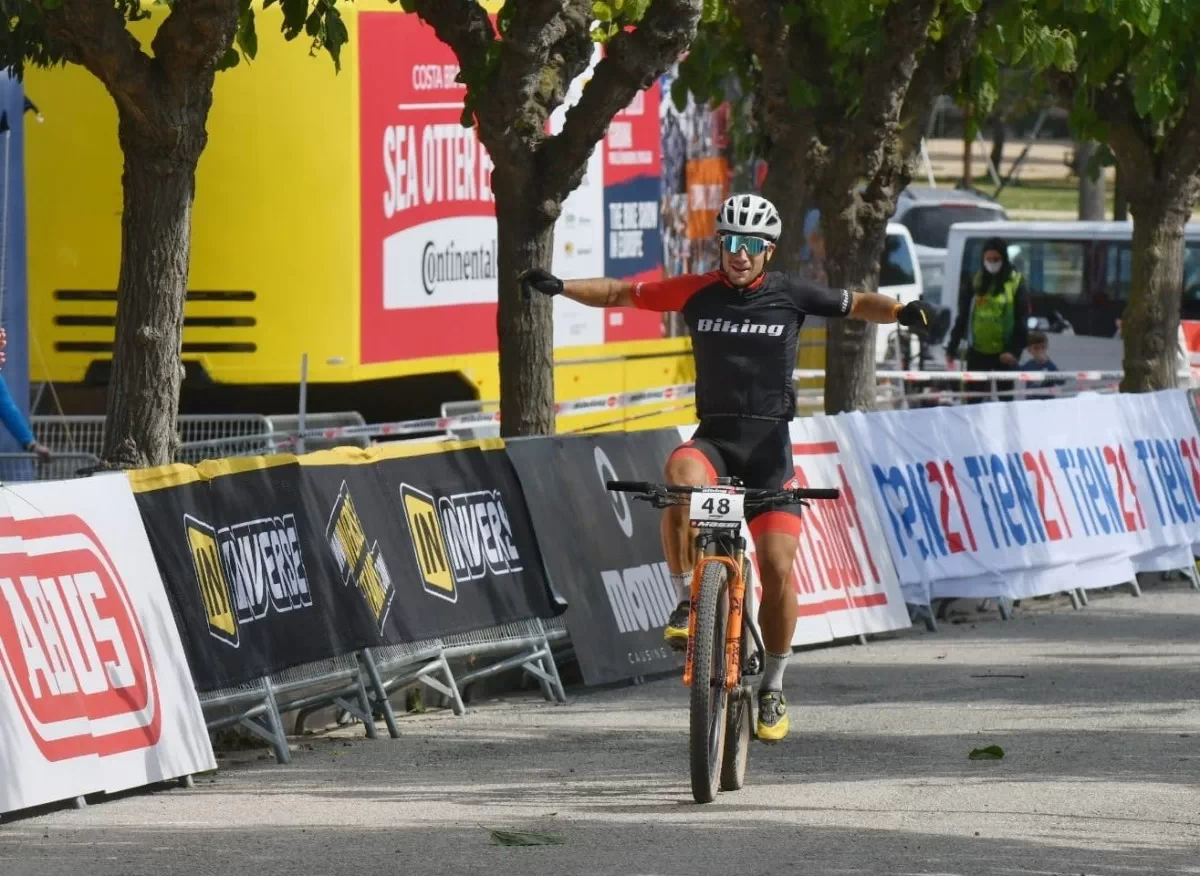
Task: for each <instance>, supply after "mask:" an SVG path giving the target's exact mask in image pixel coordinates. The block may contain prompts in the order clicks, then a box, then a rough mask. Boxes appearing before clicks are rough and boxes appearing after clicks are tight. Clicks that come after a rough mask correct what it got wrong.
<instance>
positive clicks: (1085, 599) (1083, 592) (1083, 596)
mask: <svg viewBox="0 0 1200 876" xmlns="http://www.w3.org/2000/svg"><path fill="white" fill-rule="evenodd" d="M1075 592H1076V593H1078V594H1079V601H1080V603H1082V604H1083V605H1087V604H1088V595H1087V591H1086V590H1084V589H1083V588H1082V587H1080V588H1078V589H1077V590H1076V591H1075Z"/></svg>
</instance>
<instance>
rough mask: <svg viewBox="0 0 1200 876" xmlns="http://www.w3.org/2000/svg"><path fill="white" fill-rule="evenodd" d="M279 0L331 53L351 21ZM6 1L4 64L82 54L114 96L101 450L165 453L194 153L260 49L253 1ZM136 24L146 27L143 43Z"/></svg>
mask: <svg viewBox="0 0 1200 876" xmlns="http://www.w3.org/2000/svg"><path fill="white" fill-rule="evenodd" d="M275 2H276V0H266V2H265V6H271V5H273V4H274V3H275ZM280 7H281V9H282V13H283V14H282V28H283V32H284V35H285V36H286V37H287V38H288V39H294V38H296V37H298V36H300V34H301V33H303V34H305V35H306V36H307V37H308V38H309V40H310V45H311V47H312V50H313V51H316V50H318V49H319V50H323V51H325V52H327V53H328V54H329V56H330V57H331V58H332V59H333V61H334V63H335V64H337V63H338V59H339V52H340V50H341V47H342V45H344V44H345V42H346V26H345V24H344V23H343V21H342V18H341V15H340V13H339V12H338V10H337V7H336V5H335V0H280ZM0 12H2V13H3V17H4V22H5V28H4V30H3V31H0V67H4V68H7V69H8V70H9V71H10V72H12V73H13V74H15V75H16V76H21V75H22V74H23V73H24V71H25V69H26V66H27V65H30V64H32V65H35V66H42V67H46V66H54V65H57V64H64V63H70V64H79V65H80V66H82V67H84V68H86V69H87V70H88V71H90V72H91V73H92V74H93V75H94V76H95V77H96V78H97V79H99V80H100V82H101V83H103V85H104V87H105V88H106V89H107V90H108V93H109V94H110V95H111V96H112V98H113V101H114V103H115V104H116V108H117V115H118V135H119V137H120V142H121V149H122V151H123V153H124V156H125V172H124V176H123V178H122V184H123V192H124V206H123V210H122V216H121V268H120V276H119V278H118V281H117V327H116V338H115V344H114V349H113V366H112V376H111V379H110V381H109V387H108V418H107V421H106V424H105V430H104V450H103V460H104V463H105V464H106V465H108V466H111V467H116V468H130V467H136V466H145V465H159V464H163V463H167V462H170V461H171V458H172V455H173V449H174V444H175V442H176V440H177V439H176V433H175V415H176V412H177V410H178V407H179V387H180V381H181V378H182V372H183V368H182V365H181V363H180V344H181V338H182V331H183V302H184V295H185V292H186V290H187V277H188V254H189V240H190V231H191V200H192V193H193V188H194V181H195V171H196V163H197V161H198V160H199V158H200V154H201V153H202V152H203V150H204V146H205V143H206V142H207V133H206V130H205V125H206V122H207V119H208V111H209V108H210V106H211V105H212V88H213V82H214V79H215V77H216V73H217V71H218V70H220V69H223V68H226V67H230V66H233V65H234V64H237V63H239V61H240V58H241V57H242V56H244V57H246V58H248V59H250V58H253V57H254V56H255V54H256V52H257V50H258V38H257V34H256V31H255V13H254V7H253V5H252V4H251V2H250V0H172V2H166V0H163V2H155V3H150V2H145V0H0ZM146 19H158V20H160V23H159V24H158V26H157V28H155V27H154V26H153V25H154V22H153V21H148V22H147V21H146ZM139 22H146V23H145V24H139ZM135 31H136V33H138V34H151V38H150V42H149V46H148V47H147V46H143V45H142V43H141V42H140V40H139V39H138V36H137V35H135Z"/></svg>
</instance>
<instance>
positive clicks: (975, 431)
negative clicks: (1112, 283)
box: [834, 390, 1200, 598]
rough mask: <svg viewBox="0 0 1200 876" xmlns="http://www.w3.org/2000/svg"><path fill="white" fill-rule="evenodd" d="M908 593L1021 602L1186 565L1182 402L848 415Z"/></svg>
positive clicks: (1191, 527)
mask: <svg viewBox="0 0 1200 876" xmlns="http://www.w3.org/2000/svg"><path fill="white" fill-rule="evenodd" d="M834 422H835V424H836V428H837V429H838V430H839V432H840V433H841V434H842V435H844V436H845V439H846V442H847V444H848V445H849V446H852V447H853V448H854V450H855V453H856V454H857V457H858V460H859V464H860V466H861V468H862V470H863V472H864V474H865V475H866V476H867V478H868V480H869V482H870V485H871V489H870V490H869V495H870V496H871V499H872V501H873V503H874V504H875V506H876V509H877V511H878V514H879V517H880V519H881V520H882V521H883V523H884V527H883V528H884V531H885V534H886V537H887V541H888V545H889V547H890V550H891V554H892V559H893V561H894V562H895V564H896V568H897V570H898V571H899V574H900V578H901V581H902V582H903V584H904V585H905V586H906V588H912V589H916V590H920V589H924V590H925V591H926V592H927V593H928V594H930V595H931V596H933V597H940V596H977V595H980V596H996V595H1004V596H1009V597H1012V598H1021V597H1030V596H1037V595H1042V594H1045V593H1052V592H1056V591H1060V590H1065V589H1071V588H1074V587H1106V586H1111V585H1114V584H1119V583H1122V582H1124V581H1128V580H1129V579H1130V578H1131V577H1132V576H1133V574H1134V573H1135V572H1138V571H1157V570H1163V569H1170V568H1181V567H1185V566H1188V565H1190V563H1191V550H1192V545H1193V543H1195V542H1197V541H1200V437H1198V434H1197V428H1196V421H1195V419H1194V418H1193V415H1192V411H1191V405H1190V400H1189V397H1188V394H1187V391H1186V390H1166V391H1162V392H1156V393H1144V394H1121V395H1096V394H1085V395H1081V396H1077V397H1075V398H1069V399H1054V400H1046V401H1033V400H1030V401H1022V402H1020V403H1005V402H998V403H992V404H982V405H967V406H963V407H955V408H923V409H920V410H913V411H883V412H873V413H866V414H864V413H852V414H845V415H841V416H839V417H837V418H836V419H835V421H834Z"/></svg>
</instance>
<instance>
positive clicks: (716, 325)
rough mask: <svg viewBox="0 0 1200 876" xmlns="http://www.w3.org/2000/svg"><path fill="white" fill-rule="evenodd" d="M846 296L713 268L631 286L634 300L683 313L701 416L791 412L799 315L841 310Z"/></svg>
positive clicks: (773, 416) (774, 276)
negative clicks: (733, 279)
mask: <svg viewBox="0 0 1200 876" xmlns="http://www.w3.org/2000/svg"><path fill="white" fill-rule="evenodd" d="M850 301H851V296H850V293H849V292H848V291H845V290H841V289H829V288H826V287H825V286H819V285H817V284H815V283H810V282H808V281H807V280H804V279H801V278H799V277H795V276H792V275H789V274H781V273H775V272H769V273H764V274H763V275H762V276H760V277H759V278H758V279H757V280H755V281H754V283H752V284H751V285H750V286H748V287H746V288H745V289H738V288H736V287H734V286H731V285H730V284H729V283H728V282H727V281H726V280H725V276H724V274H722V273H721V272H720V271H713V272H711V273H708V274H685V275H684V276H682V277H672V278H671V279H669V280H662V281H659V282H654V283H638V284H636V285H635V286H634V291H633V303H634V306H636V307H639V308H642V309H643V310H655V311H659V312H670V311H678V312H680V313H682V314H683V316H684V319H685V320H687V325H688V332H689V333H690V334H691V336H692V351H693V354H694V356H695V359H696V413H697V414H698V415H699V416H700V418H701V419H704V418H705V417H753V418H757V419H764V420H790V419H792V417H793V416H795V413H796V390H795V384H794V381H793V379H792V371H793V369H794V368H795V367H796V350H797V346H798V344H799V340H800V326H801V325H803V323H804V317H805V316H807V315H809V314H811V315H813V316H846V315H847V314H849V313H850Z"/></svg>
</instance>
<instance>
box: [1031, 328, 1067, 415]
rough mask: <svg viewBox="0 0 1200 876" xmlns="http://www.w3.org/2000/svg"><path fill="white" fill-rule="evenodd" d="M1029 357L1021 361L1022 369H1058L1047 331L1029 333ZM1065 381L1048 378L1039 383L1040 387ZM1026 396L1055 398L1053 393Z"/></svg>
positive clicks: (1060, 384) (1060, 383) (1056, 384)
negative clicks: (1051, 352)
mask: <svg viewBox="0 0 1200 876" xmlns="http://www.w3.org/2000/svg"><path fill="white" fill-rule="evenodd" d="M1027 349H1028V350H1029V358H1028V359H1026V360H1025V361H1024V362H1022V363H1021V370H1022V371H1057V370H1058V366H1057V365H1055V364H1054V360H1053V359H1051V358H1050V339H1049V338H1048V337H1047V336H1046V333H1045V332H1038V331H1033V332H1030V333H1029V346H1028V348H1027ZM1064 382H1065V381H1062V380H1046V381H1043V382H1042V383H1040V384H1037V386H1038V387H1039V388H1043V387H1050V386H1062V385H1063V383H1064ZM1026 398H1038V399H1046V398H1054V396H1052V395H1027V396H1026Z"/></svg>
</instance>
